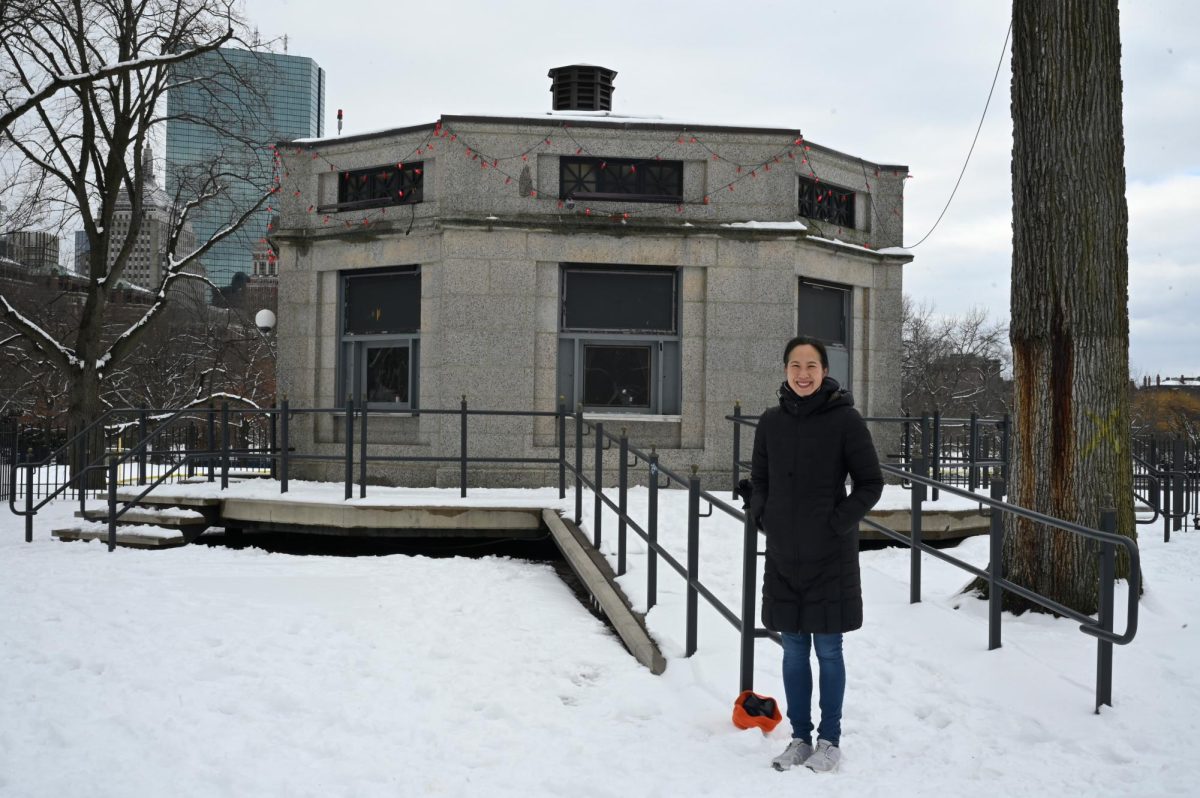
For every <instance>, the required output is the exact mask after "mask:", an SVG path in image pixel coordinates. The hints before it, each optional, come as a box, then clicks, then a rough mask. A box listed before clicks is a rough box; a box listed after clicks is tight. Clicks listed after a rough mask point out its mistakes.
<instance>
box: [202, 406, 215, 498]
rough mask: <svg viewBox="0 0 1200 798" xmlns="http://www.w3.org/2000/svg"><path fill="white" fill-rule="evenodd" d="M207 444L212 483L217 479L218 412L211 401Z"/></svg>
mask: <svg viewBox="0 0 1200 798" xmlns="http://www.w3.org/2000/svg"><path fill="white" fill-rule="evenodd" d="M206 443H207V449H208V457H207V458H205V459H206V460H208V481H209V482H212V481H213V480H215V479H216V478H217V461H216V454H217V411H216V408H214V407H213V403H212V401H211V400H210V401H209V403H208V441H206Z"/></svg>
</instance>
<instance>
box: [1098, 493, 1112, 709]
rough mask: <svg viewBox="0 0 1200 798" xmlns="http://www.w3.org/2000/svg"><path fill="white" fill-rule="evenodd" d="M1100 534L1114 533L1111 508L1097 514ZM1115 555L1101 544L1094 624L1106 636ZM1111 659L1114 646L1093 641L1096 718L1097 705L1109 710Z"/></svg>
mask: <svg viewBox="0 0 1200 798" xmlns="http://www.w3.org/2000/svg"><path fill="white" fill-rule="evenodd" d="M1100 531H1102V532H1108V533H1109V534H1110V535H1115V534H1116V533H1117V511H1116V509H1115V508H1113V507H1104V508H1101V510H1100ZM1116 570H1117V553H1116V546H1115V545H1114V544H1113V543H1110V542H1108V541H1104V542H1103V543H1101V544H1100V612H1099V614H1098V615H1097V618H1096V620H1097V621H1098V622H1099V625H1100V628H1101V629H1103V630H1104V631H1106V632H1111V631H1112V630H1113V607H1114V606H1115V601H1114V597H1113V590H1114V586H1113V583H1114V582H1115V581H1116V578H1117V577H1116ZM1112 655H1113V644H1112V642H1111V641H1109V640H1104V639H1097V641H1096V714H1097V715H1098V714H1100V705H1101V704H1105V705H1107V706H1110V707H1111V706H1112Z"/></svg>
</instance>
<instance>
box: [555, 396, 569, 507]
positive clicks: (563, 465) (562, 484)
mask: <svg viewBox="0 0 1200 798" xmlns="http://www.w3.org/2000/svg"><path fill="white" fill-rule="evenodd" d="M555 420H556V421H557V422H558V498H559V499H560V500H561V499H565V498H567V397H565V396H561V395H560V396H559V397H558V418H557V419H555Z"/></svg>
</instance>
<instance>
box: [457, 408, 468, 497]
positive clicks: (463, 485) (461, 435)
mask: <svg viewBox="0 0 1200 798" xmlns="http://www.w3.org/2000/svg"><path fill="white" fill-rule="evenodd" d="M458 495H459V496H461V497H462V498H464V499H465V498H467V395H466V394H465V393H464V394H463V395H462V408H461V412H460V413H459V422H458Z"/></svg>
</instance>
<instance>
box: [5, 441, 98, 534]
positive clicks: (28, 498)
mask: <svg viewBox="0 0 1200 798" xmlns="http://www.w3.org/2000/svg"><path fill="white" fill-rule="evenodd" d="M17 446H20V444H19V443H18V444H17ZM14 448H16V447H14ZM18 451H19V449H18ZM32 463H33V447H32V446H31V447H29V448H28V449H26V450H25V542H26V543H32V542H33V465H32ZM83 474H84V476H87V472H86V471H84V472H83ZM13 484H14V485H15V484H16V480H13ZM14 490H15V487H14ZM84 492H85V493H86V492H87V489H86V488H84Z"/></svg>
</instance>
